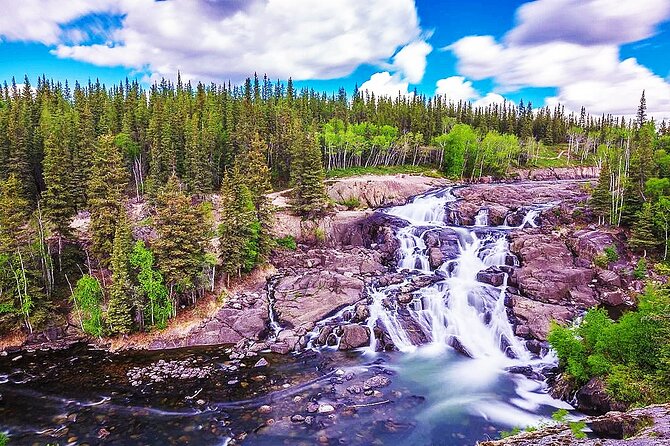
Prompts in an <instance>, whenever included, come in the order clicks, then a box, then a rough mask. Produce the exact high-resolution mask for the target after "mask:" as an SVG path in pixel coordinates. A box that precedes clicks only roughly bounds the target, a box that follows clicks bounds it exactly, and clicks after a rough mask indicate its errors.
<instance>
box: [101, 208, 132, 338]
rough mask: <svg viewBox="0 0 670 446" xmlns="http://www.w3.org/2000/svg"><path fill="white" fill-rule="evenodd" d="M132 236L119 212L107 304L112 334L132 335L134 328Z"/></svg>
mask: <svg viewBox="0 0 670 446" xmlns="http://www.w3.org/2000/svg"><path fill="white" fill-rule="evenodd" d="M131 243H132V236H131V233H130V226H129V225H128V221H127V220H126V217H125V210H121V211H120V212H119V216H118V217H117V223H116V230H115V231H114V242H113V250H112V258H111V262H110V263H111V268H112V285H111V287H110V290H109V301H108V304H107V324H108V326H109V331H110V333H112V334H127V333H130V331H131V329H132V326H133V316H132V301H133V299H132V294H131V293H132V284H131V282H130V249H131Z"/></svg>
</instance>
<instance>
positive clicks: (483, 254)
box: [367, 189, 539, 365]
mask: <svg viewBox="0 0 670 446" xmlns="http://www.w3.org/2000/svg"><path fill="white" fill-rule="evenodd" d="M455 200H456V197H455V196H454V195H453V194H452V193H451V190H449V189H448V190H446V191H443V192H440V193H436V194H429V195H425V196H420V197H417V198H416V199H415V200H414V201H412V202H411V203H409V204H407V205H404V206H397V207H393V208H390V209H388V210H387V211H386V213H387V214H389V215H392V216H394V217H398V218H401V219H403V220H405V221H407V222H408V225H407V226H405V227H403V228H401V229H399V230H398V231H397V232H396V237H397V238H398V241H399V244H400V249H399V254H398V256H399V257H398V269H399V270H401V271H402V270H406V271H407V273H408V274H410V273H411V274H423V275H439V280H438V281H436V283H434V284H432V285H429V286H426V287H424V288H421V289H419V290H418V291H416V292H414V294H413V299H412V301H411V302H410V304H409V305H408V306H407V308H406V309H405V308H399V304H398V303H397V302H396V300H395V299H394V298H393V297H392V296H393V295H394V293H396V292H397V290H398V288H400V287H402V285H403V284H400V285H393V286H390V287H386V288H379V289H374V288H373V289H371V290H370V296H371V298H372V303H371V305H370V318H369V320H368V322H367V325H368V327H369V328H370V330H371V331H372V330H373V329H374V328H375V326H381V327H383V329H384V331H385V332H386V333H387V334H388V337H389V338H390V339H391V341H392V342H393V344H394V345H395V347H396V348H397V349H398V350H400V351H403V352H412V351H415V350H416V349H417V347H419V346H420V345H426V344H427V345H429V346H431V347H433V348H437V349H441V348H446V347H447V346H452V347H454V348H456V349H457V350H459V351H461V352H462V353H465V354H467V355H468V356H471V357H472V358H475V359H482V358H487V359H489V360H491V361H493V362H495V363H497V364H499V365H503V364H509V363H511V362H512V360H517V361H523V362H528V361H529V360H530V359H531V358H530V353H529V352H528V350H527V349H526V347H525V345H524V343H523V341H522V340H521V339H519V338H517V337H516V336H515V335H514V331H513V327H512V325H511V324H510V322H509V320H508V316H507V311H506V308H505V290H506V288H507V275H506V274H504V273H503V274H504V276H503V277H504V278H503V283H502V284H501V285H500V286H498V287H496V286H493V285H489V284H486V283H482V282H480V281H478V280H477V275H478V273H479V272H481V271H484V270H486V269H488V268H490V267H492V266H493V267H495V266H503V265H505V264H506V262H507V261H508V259H510V258H512V257H511V256H510V253H509V247H508V241H507V237H506V232H505V230H504V229H496V230H490V231H484V230H483V228H484V227H485V226H486V225H487V224H488V210H486V209H482V210H480V211H479V212H478V214H477V216H476V218H475V227H476V229H477V230H474V229H469V228H465V227H458V226H449V225H448V224H447V223H446V222H445V218H446V215H447V206H448V204H449V203H451V202H454V201H455ZM538 215H539V211H535V210H532V209H531V210H529V211H528V212H527V213H526V215H525V216H524V219H523V223H522V224H521V225H520V227H525V226H532V227H535V226H536V222H535V220H536V219H537V217H538ZM505 229H506V228H505ZM436 230H437V231H441V230H443V231H453V232H454V233H455V234H456V235H457V238H458V251H459V252H458V255H457V256H456V257H455V258H452V259H447V260H446V261H445V263H443V264H442V266H440V267H439V268H438V269H437V270H436V271H432V270H431V268H430V262H429V257H428V248H427V246H426V243H425V241H424V235H425V234H426V233H427V232H428V231H436ZM376 344H377V341H376V340H373V341H372V343H371V345H370V349H371V350H373V351H374V350H376V349H377V345H376Z"/></svg>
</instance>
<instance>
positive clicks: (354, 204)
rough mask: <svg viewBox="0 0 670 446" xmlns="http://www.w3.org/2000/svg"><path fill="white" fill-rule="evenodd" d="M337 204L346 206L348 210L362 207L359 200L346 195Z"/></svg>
mask: <svg viewBox="0 0 670 446" xmlns="http://www.w3.org/2000/svg"><path fill="white" fill-rule="evenodd" d="M339 204H341V205H343V206H346V207H347V209H349V210H354V209H359V208H361V207H362V204H361V200H359V199H358V198H357V197H348V198H345V199H344V200H342V201H340V202H339Z"/></svg>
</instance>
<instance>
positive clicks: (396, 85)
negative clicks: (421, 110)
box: [358, 71, 409, 98]
mask: <svg viewBox="0 0 670 446" xmlns="http://www.w3.org/2000/svg"><path fill="white" fill-rule="evenodd" d="M358 90H359V91H361V92H364V91H367V92H369V93H374V94H375V96H377V97H382V96H388V97H392V98H396V97H398V95H408V94H409V83H408V82H407V81H404V80H402V79H401V78H400V76H399V75H397V74H395V75H391V73H389V72H388V71H384V72H381V73H375V74H373V75H372V76H371V77H370V79H369V80H367V81H365V82H364V83H363V85H361V86H360V87H359V88H358Z"/></svg>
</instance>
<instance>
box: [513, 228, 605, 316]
mask: <svg viewBox="0 0 670 446" xmlns="http://www.w3.org/2000/svg"><path fill="white" fill-rule="evenodd" d="M510 249H511V251H512V252H513V253H515V254H516V255H517V256H518V257H519V258H520V259H521V262H522V266H521V268H518V269H516V270H514V274H513V277H512V282H513V283H515V284H516V285H517V286H518V288H519V290H520V291H521V292H522V293H524V294H525V295H527V296H528V297H530V298H532V299H533V300H537V301H540V302H544V303H548V304H555V305H576V306H578V307H580V308H586V307H589V306H592V305H594V304H595V303H597V300H596V293H595V291H593V289H592V288H590V287H589V286H588V285H590V284H591V281H592V280H593V278H594V277H595V273H594V272H593V270H591V269H590V268H581V267H577V266H575V265H574V261H573V256H572V253H571V252H570V250H568V248H567V246H566V245H565V242H563V240H561V239H560V238H559V237H558V236H556V235H553V234H543V233H537V232H530V231H520V232H516V233H513V235H512V244H511V246H510Z"/></svg>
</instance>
